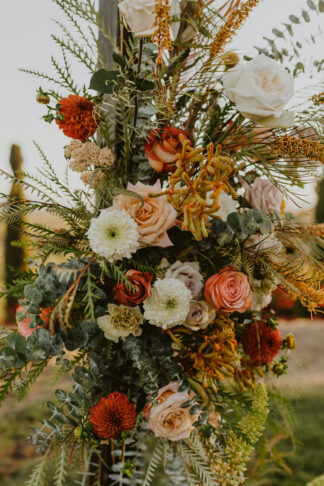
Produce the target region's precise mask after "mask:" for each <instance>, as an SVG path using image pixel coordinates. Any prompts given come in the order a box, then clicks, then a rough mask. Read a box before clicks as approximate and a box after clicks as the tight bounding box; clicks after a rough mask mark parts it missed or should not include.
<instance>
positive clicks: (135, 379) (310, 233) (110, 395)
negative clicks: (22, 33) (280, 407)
mask: <svg viewBox="0 0 324 486" xmlns="http://www.w3.org/2000/svg"><path fill="white" fill-rule="evenodd" d="M55 1H56V3H57V5H58V6H60V7H61V8H62V10H63V11H64V12H65V14H66V15H67V17H68V19H69V20H70V21H72V24H73V25H74V27H75V28H76V32H77V34H78V35H79V36H80V39H76V38H75V37H73V35H72V34H71V33H70V32H69V31H68V30H67V28H66V26H65V25H64V24H62V25H61V27H62V29H63V34H64V35H63V37H62V38H59V37H55V36H54V40H55V41H56V42H57V43H58V44H59V45H60V47H61V49H62V53H63V63H64V64H63V66H61V65H60V64H59V63H58V62H57V61H56V60H55V59H52V62H53V66H54V68H55V70H56V71H57V74H58V77H59V79H58V80H56V79H55V78H52V77H50V76H47V75H46V74H43V73H41V72H37V71H28V72H30V73H32V74H34V75H36V76H38V77H41V78H43V79H45V80H47V81H49V82H51V83H52V84H53V85H54V88H53V89H50V88H49V89H47V90H46V91H44V90H43V89H42V88H40V89H39V91H38V95H37V101H38V102H40V103H43V104H44V105H46V106H47V109H48V112H47V114H46V115H44V120H45V121H47V122H52V121H55V122H56V124H57V128H59V129H61V130H62V131H63V133H64V134H65V135H66V136H67V137H70V138H72V141H67V145H66V147H65V156H66V160H67V166H68V168H69V169H70V170H71V171H73V172H77V173H79V174H80V177H81V180H82V181H83V183H84V184H85V185H84V186H82V187H83V188H82V189H78V190H76V191H71V190H70V188H69V183H68V179H67V180H66V181H64V182H62V181H60V180H58V178H57V176H56V174H55V171H54V169H53V166H52V165H51V164H50V162H49V161H48V159H47V158H46V156H45V154H44V152H43V151H42V149H41V148H40V147H39V146H38V145H37V144H36V147H37V149H38V151H39V153H40V155H41V157H42V159H43V166H42V168H39V169H38V174H36V175H32V174H25V177H24V179H23V180H22V179H15V182H16V183H17V184H21V185H22V186H23V187H24V189H25V190H26V191H28V192H29V193H31V196H30V197H29V198H28V199H24V200H17V199H15V197H14V196H9V197H8V196H6V195H4V194H2V197H3V199H4V201H3V202H2V204H1V220H2V221H6V222H7V223H9V224H15V222H16V221H22V224H23V227H24V237H23V240H22V241H20V242H17V243H16V244H19V245H21V246H23V247H24V248H25V251H26V252H29V253H28V254H29V256H31V255H33V256H32V258H31V259H29V261H32V263H31V264H30V266H29V267H28V268H27V269H26V270H25V271H24V272H22V273H21V274H19V275H17V278H16V280H15V281H14V283H13V285H12V286H11V287H10V288H8V289H7V290H6V291H5V292H3V296H12V297H15V298H17V299H18V300H19V307H18V309H17V329H16V330H14V331H7V330H5V329H4V330H3V331H2V332H1V335H0V343H1V348H0V370H1V371H0V372H1V379H2V385H1V386H0V400H1V401H2V400H3V399H4V398H5V396H6V395H7V394H8V393H10V392H11V391H12V390H14V391H17V392H18V397H19V398H23V397H24V395H25V394H26V393H27V392H28V391H29V389H30V387H31V386H32V385H33V384H34V383H35V381H36V380H37V378H38V376H39V375H40V374H41V372H42V371H43V370H44V369H45V368H46V366H47V364H48V363H49V362H50V360H51V359H53V358H55V359H56V365H57V367H58V369H59V373H60V374H62V373H69V372H71V374H72V379H73V383H74V385H73V390H72V391H71V392H70V393H68V392H66V391H64V390H62V389H58V390H56V392H55V397H56V399H55V402H53V403H52V402H49V404H48V407H49V410H50V413H51V416H50V418H49V420H46V421H44V423H43V425H42V427H41V428H40V429H36V430H35V431H34V433H33V434H32V435H31V437H30V439H31V441H32V443H33V444H35V445H36V446H37V452H40V453H43V454H44V460H42V461H41V462H40V463H38V465H37V466H36V468H35V470H34V472H33V473H32V475H31V477H30V479H29V480H28V482H27V485H29V486H35V485H36V486H37V485H42V484H44V482H45V480H46V470H47V461H48V458H49V457H50V456H51V455H54V457H55V458H56V459H55V461H56V466H55V476H54V482H55V485H56V486H63V485H64V484H65V481H66V478H67V477H68V475H69V472H68V467H69V465H71V463H72V462H73V463H77V464H78V466H77V470H78V474H79V480H78V484H81V485H86V484H91V485H104V484H130V485H135V484H143V485H145V486H148V485H149V484H153V481H154V480H155V479H154V478H155V474H156V472H157V469H158V467H159V466H160V464H163V465H164V470H165V472H166V474H168V475H169V484H188V485H190V486H192V485H202V484H204V485H205V486H208V485H209V486H211V485H222V486H227V485H228V486H236V485H237V486H238V485H241V484H243V482H244V481H245V475H246V470H247V463H248V462H249V460H250V458H251V454H252V452H253V447H254V445H255V444H256V443H257V441H258V440H259V438H260V437H261V434H262V430H263V428H264V425H265V422H266V419H267V415H268V396H267V391H266V387H265V385H264V384H263V381H262V380H261V378H262V377H263V376H264V375H265V374H270V375H271V374H272V375H275V376H280V375H281V374H282V373H284V372H285V371H286V368H287V356H286V354H287V351H289V350H291V349H293V348H294V346H295V343H294V339H293V336H291V335H288V336H287V337H282V336H281V334H280V331H279V329H278V322H277V320H276V317H275V315H274V314H273V313H272V312H271V310H269V308H268V307H267V306H268V304H269V302H270V301H271V292H272V291H273V290H274V289H276V288H278V287H280V288H282V289H284V290H285V291H286V292H287V293H288V295H289V296H290V297H292V298H294V299H299V300H300V302H301V303H302V304H303V305H304V306H305V307H307V309H308V310H309V311H311V312H316V311H319V310H320V309H321V307H323V306H324V294H323V291H322V290H321V283H322V282H323V280H324V268H323V253H324V252H323V250H324V245H323V238H324V230H323V227H322V225H302V224H297V223H296V222H295V221H294V219H293V217H292V216H291V215H290V214H288V213H285V200H286V199H287V198H288V197H292V196H293V194H294V191H295V186H296V185H297V186H300V187H302V186H303V184H304V182H305V181H306V180H307V176H309V175H311V174H316V170H317V167H318V164H320V163H323V153H324V148H323V143H322V140H323V130H322V125H321V121H322V120H323V115H322V114H321V104H322V101H321V100H322V98H321V95H320V94H314V96H313V97H312V99H311V100H309V101H308V106H307V108H305V110H304V111H302V112H301V113H295V114H293V113H291V112H287V111H286V110H285V106H286V104H287V102H288V101H289V100H290V99H291V98H292V96H293V81H294V80H293V76H292V74H291V73H290V72H289V71H287V70H286V69H284V68H283V67H282V66H281V65H280V64H279V63H278V62H277V61H275V60H273V59H272V58H271V57H268V56H266V55H264V54H263V53H260V55H258V56H257V57H255V58H254V59H253V60H250V61H248V62H239V58H238V56H237V55H236V54H235V53H233V52H226V47H227V42H228V41H229V40H230V39H231V38H232V37H233V35H234V33H235V31H236V30H237V28H238V27H239V26H240V25H241V24H242V22H243V21H244V20H245V19H246V18H247V16H248V14H249V12H250V11H251V10H252V9H253V8H254V6H256V5H257V3H258V2H257V1H249V0H246V1H239V0H237V1H236V0H231V1H227V2H225V3H224V0H223V1H222V2H217V1H216V2H211V1H208V0H199V1H187V0H182V1H181V2H180V1H178V0H156V1H155V0H122V1H120V3H119V9H120V15H121V19H122V20H123V22H124V25H125V27H122V29H121V30H122V31H123V33H124V34H125V35H121V36H120V39H119V41H118V42H116V41H115V40H114V39H112V38H111V36H110V34H109V32H106V31H105V28H104V23H103V21H102V19H100V17H99V15H98V13H97V12H96V10H95V7H94V4H93V3H92V2H91V0H67V1H64V2H63V1H61V0H55ZM308 4H309V7H310V9H311V10H312V11H314V9H315V11H316V12H317V13H320V12H322V11H323V8H322V3H321V2H320V3H319V5H318V7H317V6H316V5H315V4H314V3H313V2H308ZM314 5H315V6H314ZM303 15H304V14H303ZM307 15H308V14H307ZM291 17H294V16H291ZM294 18H296V17H294ZM304 18H305V15H304ZM307 18H309V15H308V17H307ZM81 19H82V20H85V21H86V22H87V25H88V27H86V29H88V30H84V29H83V27H81V26H80V20H81ZM293 22H294V21H293ZM294 23H296V22H294ZM95 28H99V30H100V31H101V32H102V33H103V34H104V35H105V36H106V38H108V39H110V42H111V43H112V44H113V47H114V52H113V63H114V64H113V67H112V69H108V68H107V66H105V62H104V59H103V55H102V53H101V52H100V46H98V42H97V34H96V30H95ZM290 28H291V26H290ZM126 34H127V35H126ZM68 54H69V55H72V56H74V57H76V58H77V59H78V60H79V61H81V62H82V63H83V65H84V66H85V68H86V69H87V70H88V72H89V79H90V78H91V81H90V88H87V87H86V86H83V87H82V88H81V89H80V88H79V87H78V86H77V84H76V83H75V82H74V80H73V78H72V74H71V70H70V66H69V64H68V60H67V55H68ZM98 59H99V60H100V64H101V69H99V70H97V61H98ZM57 89H63V90H64V91H65V92H66V95H63V94H62V93H61V92H58V91H56V90H57ZM53 101H54V105H52V104H51V103H52V102H53ZM1 172H2V174H3V175H4V176H5V177H7V178H12V177H11V176H10V175H9V174H7V173H5V172H4V171H1ZM33 195H34V196H33ZM39 210H45V211H47V212H48V213H50V214H54V215H55V216H56V217H57V218H58V219H59V220H60V224H61V226H60V227H59V228H56V229H52V228H50V227H48V226H46V225H44V224H42V223H31V222H30V221H29V220H28V218H26V216H28V215H29V214H30V213H32V212H35V211H39ZM57 255H59V256H60V257H61V261H62V263H53V262H52V261H51V259H52V257H53V256H57ZM280 350H283V353H282V354H279V351H280ZM67 351H69V352H71V353H72V354H68V355H67V354H66V352H67ZM68 356H69V357H68ZM148 442H149V444H153V450H152V453H151V454H148V453H147V452H144V450H145V447H147V443H148ZM148 456H150V457H148ZM145 461H146V462H145Z"/></svg>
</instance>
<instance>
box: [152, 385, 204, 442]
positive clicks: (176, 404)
mask: <svg viewBox="0 0 324 486" xmlns="http://www.w3.org/2000/svg"><path fill="white" fill-rule="evenodd" d="M179 386H180V384H179V383H175V382H171V383H169V384H168V385H166V386H164V387H163V388H161V389H160V390H159V394H158V396H157V402H158V405H156V406H152V407H151V409H150V410H148V409H147V408H146V412H145V415H146V417H147V418H148V428H149V429H151V430H152V431H153V432H154V434H155V436H156V437H164V438H166V439H168V440H172V441H176V440H181V439H187V438H188V437H189V436H190V434H191V432H192V430H193V428H194V426H193V423H194V422H195V421H196V420H197V419H198V415H190V413H189V410H190V407H188V408H181V405H182V404H183V403H185V402H187V401H188V400H190V399H191V398H192V397H193V396H194V394H190V395H189V394H188V393H187V392H179V391H178V390H179Z"/></svg>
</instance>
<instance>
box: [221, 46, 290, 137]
mask: <svg viewBox="0 0 324 486" xmlns="http://www.w3.org/2000/svg"><path fill="white" fill-rule="evenodd" d="M224 92H225V95H226V96H227V98H229V99H230V100H231V101H232V102H233V103H235V104H236V106H237V109H238V110H239V111H240V112H241V113H242V115H244V116H245V117H247V118H250V119H251V120H253V121H257V122H260V123H262V124H263V125H265V126H269V127H270V128H273V127H275V126H281V127H286V126H291V125H292V124H293V114H291V113H290V112H284V106H285V105H286V104H287V103H288V101H289V100H290V99H291V98H292V96H293V94H294V78H293V76H292V75H291V74H289V73H288V72H287V71H286V70H285V69H284V68H283V67H282V66H281V65H280V64H278V63H277V62H276V61H274V60H273V59H271V58H270V57H267V56H265V55H264V54H260V55H259V56H257V57H255V58H254V59H252V61H249V62H246V63H244V64H243V63H240V64H238V65H237V66H236V67H235V68H234V69H233V70H232V71H230V72H229V73H228V74H226V75H225V76H224Z"/></svg>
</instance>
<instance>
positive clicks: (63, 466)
mask: <svg viewBox="0 0 324 486" xmlns="http://www.w3.org/2000/svg"><path fill="white" fill-rule="evenodd" d="M67 473H68V471H67V455H66V450H65V447H64V445H62V447H61V450H60V452H59V454H58V456H57V459H56V462H55V470H54V486H64V485H65V479H66V477H67Z"/></svg>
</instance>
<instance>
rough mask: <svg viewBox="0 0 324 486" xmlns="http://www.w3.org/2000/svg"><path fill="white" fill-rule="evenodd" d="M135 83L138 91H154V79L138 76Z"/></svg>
mask: <svg viewBox="0 0 324 486" xmlns="http://www.w3.org/2000/svg"><path fill="white" fill-rule="evenodd" d="M135 84H136V88H137V89H138V91H153V90H154V88H155V83H154V81H151V80H149V79H142V78H137V79H136V81H135Z"/></svg>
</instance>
